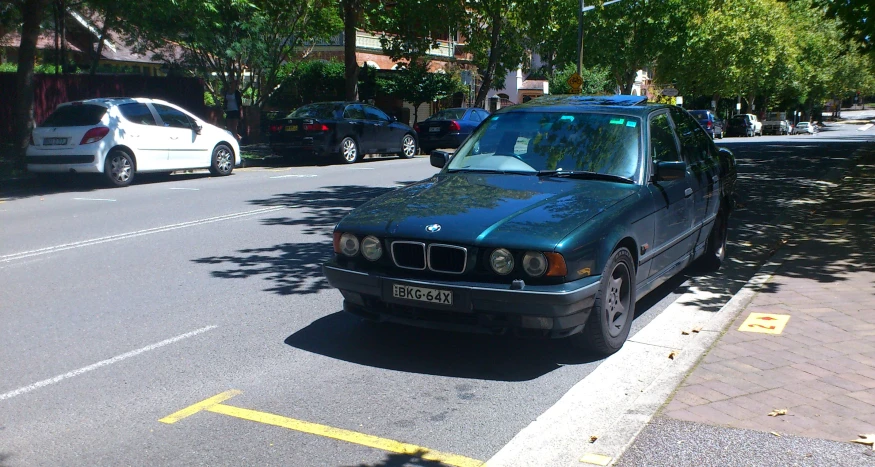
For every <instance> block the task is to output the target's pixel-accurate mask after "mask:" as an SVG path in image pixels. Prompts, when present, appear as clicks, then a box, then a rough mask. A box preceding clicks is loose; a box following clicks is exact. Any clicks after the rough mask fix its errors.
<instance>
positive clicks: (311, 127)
mask: <svg viewBox="0 0 875 467" xmlns="http://www.w3.org/2000/svg"><path fill="white" fill-rule="evenodd" d="M304 131H328V125H326V124H324V123H307V124H305V125H304Z"/></svg>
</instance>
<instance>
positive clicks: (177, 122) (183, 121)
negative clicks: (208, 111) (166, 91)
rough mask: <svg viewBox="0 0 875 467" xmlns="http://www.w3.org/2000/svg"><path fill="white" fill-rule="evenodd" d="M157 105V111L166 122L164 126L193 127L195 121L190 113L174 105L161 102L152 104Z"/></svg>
mask: <svg viewBox="0 0 875 467" xmlns="http://www.w3.org/2000/svg"><path fill="white" fill-rule="evenodd" d="M152 105H154V106H155V111H156V112H158V116H159V117H160V118H161V120H162V121H163V122H164V126H166V127H171V128H187V129H190V128H192V127H193V122H192V120H191V118H189V116H188V115H186V114H184V113H182V112H181V111H179V110H176V109H174V108H173V107H168V106H166V105H161V104H152Z"/></svg>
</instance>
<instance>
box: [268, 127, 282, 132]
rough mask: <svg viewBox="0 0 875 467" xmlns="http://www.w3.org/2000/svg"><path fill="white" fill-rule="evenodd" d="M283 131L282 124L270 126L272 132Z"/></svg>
mask: <svg viewBox="0 0 875 467" xmlns="http://www.w3.org/2000/svg"><path fill="white" fill-rule="evenodd" d="M281 131H283V126H282V125H271V126H270V132H271V133H279V132H281Z"/></svg>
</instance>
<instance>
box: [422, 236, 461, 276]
mask: <svg viewBox="0 0 875 467" xmlns="http://www.w3.org/2000/svg"><path fill="white" fill-rule="evenodd" d="M467 264H468V250H466V249H465V248H462V247H460V246H453V245H441V244H437V243H436V244H433V245H429V246H428V268H429V269H431V270H432V271H435V272H447V273H451V274H462V273H463V272H465V267H466V266H467Z"/></svg>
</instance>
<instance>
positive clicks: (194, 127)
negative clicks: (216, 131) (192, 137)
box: [191, 122, 204, 134]
mask: <svg viewBox="0 0 875 467" xmlns="http://www.w3.org/2000/svg"><path fill="white" fill-rule="evenodd" d="M191 129H192V130H194V132H195V133H197V134H201V131H203V129H204V127H202V126H201V125H199V124H198V123H197V122H192V123H191Z"/></svg>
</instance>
